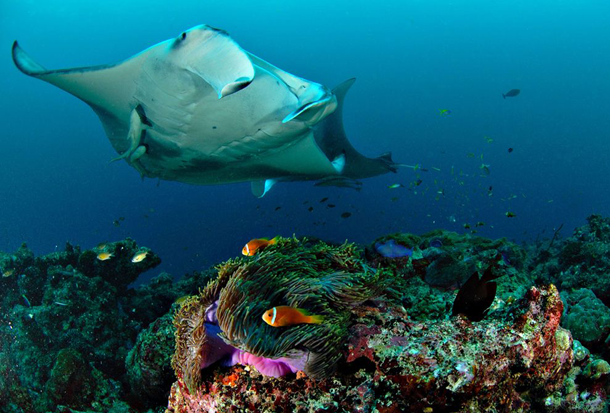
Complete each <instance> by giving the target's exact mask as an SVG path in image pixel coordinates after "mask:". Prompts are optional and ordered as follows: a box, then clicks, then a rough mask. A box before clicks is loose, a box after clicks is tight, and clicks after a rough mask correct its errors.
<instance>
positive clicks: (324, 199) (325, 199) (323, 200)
mask: <svg viewBox="0 0 610 413" xmlns="http://www.w3.org/2000/svg"><path fill="white" fill-rule="evenodd" d="M326 201H328V198H322V199H320V203H321V204H323V203H324V202H326Z"/></svg>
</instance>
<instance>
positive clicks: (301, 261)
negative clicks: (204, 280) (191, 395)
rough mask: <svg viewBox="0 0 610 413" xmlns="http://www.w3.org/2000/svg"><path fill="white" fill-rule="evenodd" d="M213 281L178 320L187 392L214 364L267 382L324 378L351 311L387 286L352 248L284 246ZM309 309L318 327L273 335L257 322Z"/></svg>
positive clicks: (176, 362) (178, 365) (178, 367)
mask: <svg viewBox="0 0 610 413" xmlns="http://www.w3.org/2000/svg"><path fill="white" fill-rule="evenodd" d="M217 269H218V278H217V279H216V280H214V281H212V282H210V283H209V284H208V286H207V287H206V288H205V289H204V290H203V291H201V293H200V294H199V295H198V296H196V297H192V298H190V299H189V300H187V301H186V302H185V303H184V305H183V306H182V308H181V309H180V311H179V312H178V313H177V314H176V317H175V321H174V324H175V326H176V353H175V355H174V359H173V367H174V369H175V371H176V375H177V376H178V377H180V378H182V379H183V381H184V382H185V383H186V384H187V386H188V387H189V389H192V388H194V387H196V386H197V384H198V383H199V382H200V378H201V369H203V368H206V367H208V366H210V365H212V364H214V363H216V362H218V361H220V362H222V363H223V364H225V365H232V364H237V363H239V364H250V365H253V366H254V367H256V368H257V369H258V370H259V372H261V373H262V374H265V375H271V376H281V375H284V374H286V373H290V372H296V371H297V370H303V371H304V372H305V373H306V374H307V375H309V376H310V377H312V378H314V379H320V378H324V377H328V376H329V375H330V374H332V373H333V371H334V369H335V367H336V364H337V362H338V361H339V359H340V358H341V354H342V353H341V348H342V346H343V344H344V343H345V339H346V337H347V329H348V326H349V323H348V321H349V318H350V316H351V312H350V309H351V308H353V307H354V306H356V305H358V304H360V303H362V302H364V301H366V300H368V299H370V298H373V297H375V296H376V295H379V294H380V292H381V291H382V290H383V289H384V288H385V286H386V285H387V281H386V280H387V277H386V276H385V274H386V273H385V272H383V271H382V270H376V271H375V270H372V269H371V268H369V267H368V266H366V265H365V264H363V261H362V260H361V258H360V251H359V250H358V249H357V248H356V247H355V246H354V245H353V244H348V243H346V244H343V245H341V246H330V245H327V244H325V243H323V242H318V243H316V244H313V245H308V243H306V241H299V240H297V239H294V238H292V239H282V240H280V242H278V244H277V245H275V246H272V247H269V248H267V249H265V250H264V251H263V252H261V253H260V254H259V255H257V256H255V257H252V258H239V259H235V260H229V261H227V262H226V263H224V264H221V265H220V266H218V268H217ZM282 305H284V306H291V307H298V308H303V309H306V310H307V311H309V312H311V313H312V314H318V315H322V316H324V322H323V323H322V324H298V325H293V326H289V327H272V326H270V325H268V324H266V323H265V322H264V321H263V320H262V314H263V313H264V312H265V311H267V310H268V309H270V308H273V307H275V306H282Z"/></svg>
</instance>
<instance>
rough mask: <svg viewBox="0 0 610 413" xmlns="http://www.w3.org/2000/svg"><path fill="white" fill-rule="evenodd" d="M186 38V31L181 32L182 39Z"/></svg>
mask: <svg viewBox="0 0 610 413" xmlns="http://www.w3.org/2000/svg"><path fill="white" fill-rule="evenodd" d="M184 39H186V32H183V33H182V40H184Z"/></svg>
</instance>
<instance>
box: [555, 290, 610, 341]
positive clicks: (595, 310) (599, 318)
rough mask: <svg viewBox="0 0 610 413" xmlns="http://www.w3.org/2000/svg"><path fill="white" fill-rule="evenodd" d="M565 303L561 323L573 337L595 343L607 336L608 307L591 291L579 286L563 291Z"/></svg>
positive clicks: (609, 309)
mask: <svg viewBox="0 0 610 413" xmlns="http://www.w3.org/2000/svg"><path fill="white" fill-rule="evenodd" d="M561 297H562V299H563V301H564V304H565V310H564V316H563V317H562V320H561V324H562V326H564V327H565V328H567V329H568V330H570V331H571V332H572V334H573V335H574V338H576V339H577V340H580V341H582V342H584V343H595V342H598V341H600V340H603V339H604V338H606V337H607V335H608V332H609V331H610V308H608V307H606V306H605V305H604V303H603V302H602V301H601V300H600V299H598V298H597V297H596V296H595V294H594V293H593V291H591V290H589V289H587V288H581V289H579V290H574V291H572V292H563V293H562V294H561Z"/></svg>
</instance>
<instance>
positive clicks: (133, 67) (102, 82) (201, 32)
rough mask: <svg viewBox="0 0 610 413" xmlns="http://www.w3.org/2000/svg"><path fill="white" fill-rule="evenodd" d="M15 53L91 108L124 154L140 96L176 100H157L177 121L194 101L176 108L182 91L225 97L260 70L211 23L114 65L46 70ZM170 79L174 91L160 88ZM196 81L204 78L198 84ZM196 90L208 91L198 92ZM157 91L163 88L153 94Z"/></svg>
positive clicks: (21, 65)
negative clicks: (164, 80)
mask: <svg viewBox="0 0 610 413" xmlns="http://www.w3.org/2000/svg"><path fill="white" fill-rule="evenodd" d="M12 54H13V61H14V62H15V65H16V66H17V68H18V69H19V70H20V71H21V72H23V73H25V74H26V75H29V76H32V77H35V78H38V79H41V80H44V81H46V82H48V83H51V84H53V85H55V86H57V87H59V88H61V89H63V90H65V91H66V92H68V93H71V94H72V95H74V96H76V97H78V98H79V99H81V100H83V101H85V102H86V103H87V104H89V106H91V107H92V108H93V110H94V111H95V112H96V113H97V115H98V116H99V118H100V120H101V121H102V124H103V125H104V129H105V131H106V134H107V135H108V137H109V139H110V141H111V143H112V144H113V146H114V147H115V149H117V151H119V152H120V151H123V150H125V149H127V147H128V146H129V142H128V141H127V139H126V136H127V133H128V130H129V123H130V116H131V114H132V112H133V110H134V109H135V108H136V107H137V106H138V104H140V103H141V102H140V101H139V97H141V96H142V95H145V94H147V93H153V94H154V95H155V96H154V97H156V98H167V99H173V100H172V101H171V102H167V101H165V102H164V101H163V100H161V101H157V103H156V104H157V105H158V106H157V107H156V108H155V109H156V110H157V112H162V113H163V112H164V113H165V114H168V113H169V112H168V111H172V113H171V115H172V116H173V117H174V118H175V119H179V118H181V117H182V118H186V117H187V116H188V115H189V113H188V112H189V110H190V109H191V107H192V106H193V103H194V102H193V101H192V100H184V99H183V100H182V101H181V102H179V104H176V99H174V98H175V95H178V94H179V93H180V91H182V90H187V89H188V90H189V92H190V93H189V96H190V97H192V99H195V98H197V97H198V96H199V97H200V96H202V95H204V94H207V93H209V90H208V89H210V88H211V89H212V90H214V91H215V92H216V93H217V95H218V98H223V97H226V96H228V95H231V94H233V93H235V92H237V91H239V90H241V89H243V88H244V87H246V86H248V85H249V84H250V82H251V81H252V79H253V78H254V67H253V65H252V63H251V62H250V60H249V58H248V56H247V54H246V53H245V52H244V51H243V50H242V49H241V48H240V47H239V46H238V45H237V44H236V43H235V42H234V41H233V40H232V39H231V38H230V37H229V36H228V34H227V33H226V32H224V31H222V30H218V29H214V28H212V27H209V26H205V25H202V26H197V27H195V28H193V29H190V30H188V31H186V32H183V33H182V34H181V35H179V36H178V37H177V38H175V39H170V40H166V41H164V42H161V43H159V44H157V45H155V46H152V47H150V48H148V49H146V50H145V51H143V52H141V53H139V54H137V55H135V56H134V57H132V58H130V59H127V60H125V61H123V62H121V63H117V64H112V65H102V66H93V67H83V68H74V69H61V70H46V69H45V68H44V67H42V66H41V65H39V64H38V63H36V62H35V61H34V60H33V59H32V58H31V57H30V56H29V55H28V54H26V53H25V52H24V51H23V49H22V48H21V47H20V46H19V44H18V43H17V42H15V43H14V44H13V51H12ZM151 68H154V69H151ZM177 73H180V74H181V76H177V75H176V74H177ZM164 77H167V78H169V79H171V81H172V83H171V86H172V87H173V90H172V91H167V90H165V91H164V90H159V89H160V88H159V86H158V85H159V84H160V83H161V82H160V80H163V78H164ZM194 78H197V79H198V80H197V81H194ZM193 86H196V87H199V88H205V90H203V91H199V92H200V93H198V90H193ZM155 88H156V89H157V90H153V89H155ZM166 92H169V93H166ZM204 92H205V93H204ZM146 109H147V108H146V107H145V108H144V110H145V111H146ZM151 110H152V108H151Z"/></svg>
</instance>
